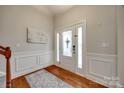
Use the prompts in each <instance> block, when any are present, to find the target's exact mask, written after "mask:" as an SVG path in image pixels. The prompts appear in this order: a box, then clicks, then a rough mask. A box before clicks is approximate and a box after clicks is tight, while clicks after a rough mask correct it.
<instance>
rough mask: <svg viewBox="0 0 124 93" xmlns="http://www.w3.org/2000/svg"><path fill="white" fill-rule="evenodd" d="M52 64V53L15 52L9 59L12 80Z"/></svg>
mask: <svg viewBox="0 0 124 93" xmlns="http://www.w3.org/2000/svg"><path fill="white" fill-rule="evenodd" d="M52 64H53V51H49V52H48V51H32V52H16V53H13V55H12V58H11V68H12V78H16V77H19V76H22V75H25V74H28V73H30V72H32V71H36V70H38V69H42V68H45V67H47V66H49V65H52Z"/></svg>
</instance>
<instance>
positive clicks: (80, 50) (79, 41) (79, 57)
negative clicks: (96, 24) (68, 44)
mask: <svg viewBox="0 0 124 93" xmlns="http://www.w3.org/2000/svg"><path fill="white" fill-rule="evenodd" d="M78 68H82V27H79V28H78Z"/></svg>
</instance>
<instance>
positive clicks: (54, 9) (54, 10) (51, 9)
mask: <svg viewBox="0 0 124 93" xmlns="http://www.w3.org/2000/svg"><path fill="white" fill-rule="evenodd" d="M33 7H35V8H37V9H38V10H40V11H42V12H46V13H48V14H51V15H58V14H61V13H64V12H66V11H68V10H69V9H71V8H72V7H74V5H35V6H33Z"/></svg>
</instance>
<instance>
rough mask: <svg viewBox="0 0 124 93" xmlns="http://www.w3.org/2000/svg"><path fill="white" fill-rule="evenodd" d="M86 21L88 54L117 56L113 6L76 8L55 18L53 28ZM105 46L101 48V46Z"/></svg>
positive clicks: (114, 10)
mask: <svg viewBox="0 0 124 93" xmlns="http://www.w3.org/2000/svg"><path fill="white" fill-rule="evenodd" d="M83 19H86V21H87V23H86V24H87V30H86V34H87V49H88V52H94V53H103V54H117V36H116V35H117V32H116V7H115V6H77V7H74V8H72V9H71V10H69V11H67V12H66V13H64V14H61V15H57V16H56V17H55V28H58V27H61V26H64V25H67V24H71V23H74V22H76V21H79V20H83ZM104 43H105V44H107V46H106V47H103V46H102V45H103V44H104Z"/></svg>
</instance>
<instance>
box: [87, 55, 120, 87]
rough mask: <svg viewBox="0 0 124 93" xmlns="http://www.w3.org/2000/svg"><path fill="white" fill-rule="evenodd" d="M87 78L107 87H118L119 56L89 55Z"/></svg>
mask: <svg viewBox="0 0 124 93" xmlns="http://www.w3.org/2000/svg"><path fill="white" fill-rule="evenodd" d="M87 62H88V63H87V66H88V67H87V77H88V78H89V79H91V80H94V81H96V82H98V83H101V84H103V85H106V86H107V87H116V84H117V81H118V78H117V56H116V55H108V54H97V53H88V55H87Z"/></svg>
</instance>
